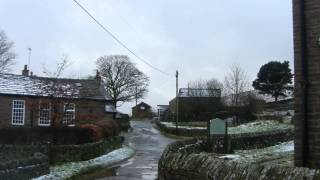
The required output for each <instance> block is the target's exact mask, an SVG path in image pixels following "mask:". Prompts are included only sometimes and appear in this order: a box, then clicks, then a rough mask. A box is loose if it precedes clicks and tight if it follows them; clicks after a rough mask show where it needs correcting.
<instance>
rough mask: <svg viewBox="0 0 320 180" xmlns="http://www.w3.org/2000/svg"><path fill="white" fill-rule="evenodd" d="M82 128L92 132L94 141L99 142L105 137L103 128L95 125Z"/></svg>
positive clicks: (85, 125) (82, 126)
mask: <svg viewBox="0 0 320 180" xmlns="http://www.w3.org/2000/svg"><path fill="white" fill-rule="evenodd" d="M79 127H80V128H87V129H91V130H92V140H94V141H99V140H101V138H102V137H103V134H102V128H101V127H99V126H97V125H94V124H84V125H80V126H79Z"/></svg>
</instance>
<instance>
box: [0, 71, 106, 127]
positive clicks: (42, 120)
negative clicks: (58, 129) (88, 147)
mask: <svg viewBox="0 0 320 180" xmlns="http://www.w3.org/2000/svg"><path fill="white" fill-rule="evenodd" d="M108 97H109V96H108V94H107V92H106V90H105V88H104V87H103V85H102V83H101V77H100V75H99V73H97V75H96V77H95V79H64V78H47V77H38V76H33V75H32V74H29V70H28V69H27V66H25V68H24V70H23V73H22V75H15V74H0V128H4V127H36V126H52V125H58V126H77V125H81V124H91V123H94V121H98V120H100V119H102V118H112V114H109V115H108V114H106V106H107V105H110V104H111V102H110V100H109V98H108ZM106 116H107V117H106Z"/></svg>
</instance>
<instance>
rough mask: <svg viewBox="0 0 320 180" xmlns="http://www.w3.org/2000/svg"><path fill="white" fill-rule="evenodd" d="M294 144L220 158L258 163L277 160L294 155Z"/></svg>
mask: <svg viewBox="0 0 320 180" xmlns="http://www.w3.org/2000/svg"><path fill="white" fill-rule="evenodd" d="M293 151H294V142H293V141H289V142H284V143H281V144H278V145H275V146H270V147H266V148H261V149H250V150H238V151H235V153H234V154H227V155H223V156H220V157H219V158H222V159H228V160H233V161H241V162H257V161H259V160H263V159H268V158H270V159H275V158H277V157H283V156H288V155H290V154H293Z"/></svg>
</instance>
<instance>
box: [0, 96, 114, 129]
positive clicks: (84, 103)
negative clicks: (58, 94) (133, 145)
mask: <svg viewBox="0 0 320 180" xmlns="http://www.w3.org/2000/svg"><path fill="white" fill-rule="evenodd" d="M13 100H24V101H25V124H24V125H23V126H25V127H35V126H38V124H39V120H38V119H39V102H40V101H48V99H45V98H36V97H24V96H0V104H1V106H0V128H4V127H12V124H11V118H12V101H13ZM54 101H55V102H54V104H58V105H57V109H58V114H57V115H56V116H57V119H59V120H58V121H57V122H55V123H56V124H57V125H61V124H62V120H63V111H64V103H65V102H70V103H71V102H72V103H75V105H76V106H75V110H76V112H75V115H76V122H75V123H76V125H81V124H93V123H94V122H95V121H98V120H101V119H102V118H110V119H112V115H110V114H109V115H108V114H106V113H105V104H106V102H105V101H94V100H83V99H79V100H73V101H64V100H62V99H61V102H57V101H56V100H54ZM52 115H53V112H52ZM16 127H21V126H16Z"/></svg>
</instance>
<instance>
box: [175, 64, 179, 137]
mask: <svg viewBox="0 0 320 180" xmlns="http://www.w3.org/2000/svg"><path fill="white" fill-rule="evenodd" d="M176 116H177V117H176V134H177V135H178V122H179V71H178V70H177V71H176Z"/></svg>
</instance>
